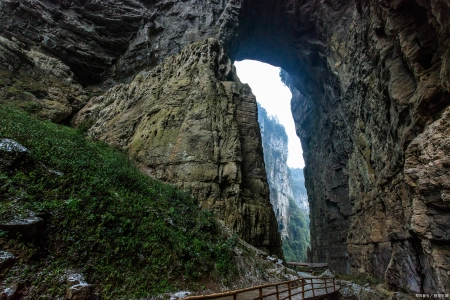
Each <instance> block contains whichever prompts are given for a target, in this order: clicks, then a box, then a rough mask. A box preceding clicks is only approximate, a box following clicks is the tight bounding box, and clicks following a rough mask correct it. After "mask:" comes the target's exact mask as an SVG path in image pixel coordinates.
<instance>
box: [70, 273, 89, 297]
mask: <svg viewBox="0 0 450 300" xmlns="http://www.w3.org/2000/svg"><path fill="white" fill-rule="evenodd" d="M66 284H67V288H66V295H65V299H67V300H88V299H91V294H92V288H93V286H92V285H91V284H88V283H87V282H86V281H85V279H84V276H83V275H82V274H79V273H74V274H70V275H68V276H67V280H66Z"/></svg>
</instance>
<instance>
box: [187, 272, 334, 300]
mask: <svg viewBox="0 0 450 300" xmlns="http://www.w3.org/2000/svg"><path fill="white" fill-rule="evenodd" d="M338 290H339V289H336V283H335V279H334V278H329V277H322V278H318V277H303V278H298V279H294V280H290V281H284V282H279V283H272V284H265V285H259V286H255V287H251V288H246V289H241V290H235V291H230V292H223V293H218V294H211V295H200V296H190V297H186V298H185V300H200V299H202V300H206V299H220V298H231V297H232V299H233V300H237V298H238V296H239V295H241V297H239V298H240V299H249V300H262V299H264V298H270V299H276V300H286V299H289V300H291V299H292V298H293V297H294V296H297V297H296V298H297V299H299V297H300V295H301V298H300V299H309V298H313V297H317V296H321V295H326V294H329V293H333V292H336V291H338ZM264 291H265V293H264ZM309 292H311V293H309ZM256 293H257V294H256ZM305 296H306V297H305Z"/></svg>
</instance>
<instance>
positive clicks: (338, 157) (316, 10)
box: [0, 0, 450, 293]
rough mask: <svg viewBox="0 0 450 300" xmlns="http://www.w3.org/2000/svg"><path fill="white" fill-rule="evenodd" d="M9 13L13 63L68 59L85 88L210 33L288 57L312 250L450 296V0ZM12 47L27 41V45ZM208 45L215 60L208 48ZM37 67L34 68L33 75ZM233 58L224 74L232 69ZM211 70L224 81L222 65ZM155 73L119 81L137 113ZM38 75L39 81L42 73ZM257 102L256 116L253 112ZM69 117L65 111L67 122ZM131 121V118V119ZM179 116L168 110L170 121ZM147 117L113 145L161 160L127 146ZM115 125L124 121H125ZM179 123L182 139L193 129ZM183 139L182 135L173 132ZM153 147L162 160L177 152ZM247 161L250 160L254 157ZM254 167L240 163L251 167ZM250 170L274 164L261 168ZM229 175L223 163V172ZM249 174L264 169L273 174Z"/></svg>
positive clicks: (235, 2) (285, 64)
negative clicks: (137, 89) (137, 92)
mask: <svg viewBox="0 0 450 300" xmlns="http://www.w3.org/2000/svg"><path fill="white" fill-rule="evenodd" d="M0 8H1V9H0V34H1V35H2V36H3V37H4V38H5V39H7V40H8V41H7V42H3V44H2V45H3V46H2V47H3V48H2V49H0V51H2V53H6V54H2V56H1V57H2V59H1V60H0V62H1V64H2V71H3V70H6V69H8V70H9V68H10V66H12V67H13V68H14V64H11V62H13V61H14V60H15V58H14V57H19V58H20V61H23V60H24V59H23V54H20V53H29V52H27V51H35V52H36V53H38V54H37V55H46V57H50V56H51V58H54V59H56V60H57V61H58V62H61V63H62V64H64V65H66V66H68V67H70V71H71V72H73V74H74V76H73V78H74V80H75V82H76V81H77V80H79V81H80V82H82V83H83V84H85V85H90V84H92V83H93V80H96V81H101V80H103V84H104V85H108V86H111V85H113V84H114V83H115V81H114V80H120V79H126V78H127V77H128V76H130V75H132V74H134V73H135V72H137V71H140V70H143V69H148V70H150V69H151V70H150V71H149V74H152V76H153V74H156V72H157V70H160V72H161V74H163V73H164V72H163V70H164V64H162V62H163V59H164V58H165V57H167V56H168V55H170V54H175V53H178V52H179V51H180V50H181V49H182V48H183V47H184V46H186V45H188V44H190V43H192V42H194V41H197V40H201V39H203V38H207V37H213V36H214V37H216V38H217V39H218V40H219V41H220V42H221V43H222V45H223V46H224V49H225V53H227V54H228V56H229V57H230V58H231V60H235V59H244V58H249V59H257V60H261V61H264V62H267V63H271V64H274V65H278V66H281V67H282V68H283V69H284V70H285V71H286V72H287V73H288V74H289V75H288V77H289V78H290V79H289V83H290V84H289V85H290V86H291V89H292V92H293V99H292V105H291V106H292V112H293V116H294V119H295V123H296V127H297V133H298V135H299V137H300V138H301V141H302V145H303V149H304V158H305V161H306V165H307V167H306V168H305V178H306V186H307V189H308V199H309V202H310V211H311V232H312V257H313V259H314V260H315V261H327V262H329V263H330V266H331V267H332V268H333V269H334V270H337V271H340V272H347V273H355V274H359V273H366V274H370V275H372V276H375V277H379V278H384V279H385V280H386V281H387V282H388V283H389V284H390V285H391V286H392V287H394V288H396V289H401V290H403V291H406V292H409V293H419V292H425V293H435V292H449V287H450V275H449V272H450V259H449V257H450V249H449V247H450V246H449V232H450V225H449V223H448V220H449V218H450V216H449V211H450V205H449V202H448V194H449V193H450V192H449V190H450V189H449V187H448V180H447V177H446V176H447V174H448V172H449V168H450V166H449V164H448V163H447V160H448V158H449V150H448V147H447V144H446V143H447V139H448V131H447V128H448V125H446V122H447V120H448V112H447V109H448V106H449V104H450V83H449V82H450V50H449V48H450V47H449V45H450V39H449V37H450V18H449V17H448V16H449V13H450V3H449V2H448V1H446V0H436V1H431V0H402V1H401V0H379V1H377V0H363V1H342V0H341V1H339V0H327V1H323V0H304V1H294V0H230V1H224V0H211V1H200V0H190V1H171V0H163V1H158V0H155V1H137V0H127V1H115V0H109V1H103V2H99V1H93V0H92V1H90V0H88V1H59V2H55V1H34V0H25V1H18V0H7V1H2V2H1V3H0ZM14 39H15V40H14ZM10 42H12V43H15V44H16V45H19V48H20V49H19V51H16V50H14V49H16V48H15V47H16V46H15V45H12V44H10ZM5 44H9V46H4V45H5ZM5 49H6V50H5ZM205 50H206V49H205ZM22 51H23V52H22ZM11 53H12V54H11ZM217 53H218V52H217ZM25 56H27V55H25ZM204 56H205V57H208V53H205V54H204ZM5 61H8V63H6V64H5ZM28 61H33V60H30V59H28ZM183 61H184V60H183ZM30 66H35V67H36V66H40V64H36V63H34V64H31V65H30ZM25 67H26V68H29V67H28V66H25V65H24V68H25ZM35 67H33V68H31V69H32V70H38V69H35ZM224 67H225V69H229V67H227V66H226V64H224ZM169 69H170V67H169ZM14 70H17V68H16V69H14ZM174 70H175V69H174ZM205 70H208V68H206V69H205ZM8 72H9V71H8ZM17 74H19V73H18V72H10V73H7V75H5V76H4V78H2V82H3V83H2V93H4V92H5V91H6V90H8V89H9V88H11V87H13V86H14V84H15V83H16V81H17V79H18V78H14V80H12V79H11V80H10V78H12V77H11V76H16V75H17ZM30 74H32V72H31V73H30ZM209 74H211V75H212V76H222V75H221V74H226V72H225V73H223V72H222V71H221V72H217V73H209ZM146 76H148V75H146V74H145V73H141V75H140V76H138V77H137V78H136V79H135V80H134V81H133V82H132V83H131V84H130V85H127V86H125V85H118V86H116V87H115V88H113V89H116V90H117V94H120V95H127V96H128V95H130V99H131V100H133V101H132V102H129V103H128V104H127V105H128V106H127V107H128V108H127V111H129V110H130V109H131V108H132V107H133V106H134V105H142V104H141V103H140V102H139V100H138V99H136V98H133V97H131V96H132V95H133V93H134V91H133V90H132V86H137V85H138V81H139V80H143V81H145V80H147V79H145V78H146ZM158 76H159V75H155V77H154V78H155V80H156V78H157V77H158ZM167 76H169V75H167ZM171 76H173V77H170V76H169V77H164V78H168V79H173V80H172V83H171V85H167V87H166V89H169V86H171V87H172V88H174V90H176V89H177V90H179V91H182V89H183V88H184V87H183V83H180V81H176V82H175V80H174V78H175V77H176V76H177V74H175V73H174V74H173V75H171ZM199 76H200V75H199ZM67 77H71V76H67ZM33 78H34V77H33ZM37 78H40V79H39V80H36V79H35V81H37V82H40V81H41V80H44V77H37ZM139 78H140V79H139ZM216 79H217V80H219V79H218V78H216ZM59 80H60V81H61V82H63V80H62V79H61V78H60V79H59ZM186 80H187V81H188V82H189V80H191V79H190V78H186ZM214 81H215V79H214V80H211V82H214ZM219 81H221V82H223V83H222V85H223V87H224V88H223V89H224V92H223V93H224V95H225V94H226V95H231V94H235V95H236V96H233V97H236V98H237V99H246V97H247V98H248V97H249V96H245V95H247V94H246V92H243V91H244V90H245V88H242V89H241V88H238V89H237V90H236V89H235V88H234V87H235V85H234V84H235V83H233V84H231V83H230V84H228V83H226V82H231V80H230V78H227V79H220V80H219ZM27 82H28V81H27ZM155 82H156V81H155ZM186 84H187V82H186ZM17 85H19V86H20V83H18V84H17ZM158 86H159V88H158V89H159V93H160V94H161V95H169V94H170V92H169V91H164V87H165V86H166V85H164V84H163V83H159V85H158ZM69 88H70V86H69ZM127 89H131V90H129V91H127ZM220 89H221V88H220ZM220 89H219V88H217V90H220ZM31 90H32V91H34V90H35V89H31ZM38 90H39V89H38ZM22 91H23V92H29V91H28V90H27V89H22ZM114 91H115V90H114ZM188 91H189V89H188ZM155 92H156V89H155ZM197 92H199V93H202V92H203V91H202V90H199V91H197ZM47 93H48V94H49V95H50V94H51V93H50V92H47ZM108 93H109V94H108ZM108 93H107V95H109V97H112V98H111V99H113V102H112V104H111V110H112V108H113V107H115V106H116V105H118V103H120V101H123V102H125V99H127V98H123V99H119V98H116V99H114V97H113V90H111V91H110V92H108ZM128 93H129V94H128ZM142 93H143V92H142ZM148 93H151V91H148ZM221 93H222V92H221ZM23 94H24V93H21V95H23ZM32 94H33V95H35V96H36V95H38V96H36V97H37V98H38V99H44V98H46V97H42V96H41V95H44V96H45V94H40V93H32ZM179 95H181V94H179ZM8 96H9V95H8ZM28 96H29V95H28ZM12 97H13V96H9V98H8V99H10V98H12ZM22 97H25V96H22ZM29 97H31V96H29ZM104 97H106V96H104ZM180 97H181V96H180ZM183 97H184V96H183ZM56 98H58V97H56ZM51 99H52V98H50V99H49V100H51ZM95 99H97V100H95ZM99 99H100V98H94V99H93V100H91V106H92V105H97V106H99V105H100V102H99V103H95V101H100V100H99ZM158 99H160V98H158ZM177 99H178V98H177V97H174V98H170V99H165V100H164V101H163V102H162V103H169V102H170V101H172V102H173V103H174V104H173V108H171V109H176V105H178V104H177V101H178V102H179V100H177ZM81 100H82V99H81ZM237 101H238V104H236V106H239V103H241V102H239V101H242V103H245V101H244V100H237ZM68 102H69V104H70V103H71V102H70V101H68ZM124 105H125V104H124ZM167 105H168V104H167ZM194 106H195V105H193V106H192V107H193V109H194V111H193V113H194V114H195V108H194ZM64 107H68V106H67V105H65V106H64ZM124 107H125V106H124ZM72 109H73V108H72ZM105 109H106V108H105ZM161 110H162V109H161ZM40 111H41V110H40V109H38V110H37V112H40ZM73 111H76V109H74V110H73ZM162 111H163V112H165V113H166V114H167V115H166V116H169V115H170V116H174V117H173V122H181V121H176V120H177V115H176V114H169V113H168V112H169V111H171V110H170V109H169V108H167V109H165V110H162ZM212 111H214V110H212ZM228 111H229V110H228V108H223V109H219V110H216V112H217V113H218V114H217V117H216V118H219V119H220V118H225V117H226V116H227V114H228ZM238 111H239V110H238V109H236V122H238V121H237V120H241V121H239V122H241V123H245V122H244V119H245V118H246V117H248V116H245V115H244V112H245V109H244V108H243V109H242V110H240V113H239V114H238V113H237V112H238ZM248 111H249V112H250V114H249V115H253V113H252V112H255V111H256V108H254V110H251V109H249V110H247V112H248ZM150 112H151V111H150ZM85 113H87V110H85ZM117 113H119V112H117ZM120 113H122V112H120ZM145 113H147V112H145ZM153 113H155V114H158V112H153ZM198 113H199V114H201V112H198ZM69 114H70V113H69ZM111 114H112V112H109V113H108V109H106V111H105V112H104V115H103V114H100V115H99V117H103V116H104V117H105V118H106V117H108V118H110V119H111V120H112V118H113V117H112V115H111ZM142 114H143V115H144V112H142ZM238 115H239V116H240V117H238ZM66 116H67V113H64V117H61V118H62V119H64V118H66ZM124 116H125V114H124ZM124 116H123V117H122V119H121V122H128V123H130V124H131V123H133V122H132V121H133V120H129V119H125V117H124ZM61 118H60V117H58V118H56V117H55V118H54V120H58V119H59V120H62V119H61ZM115 118H116V119H117V120H119V119H120V118H121V117H120V116H119V115H117V116H115ZM145 118H148V119H151V118H152V117H151V115H149V116H147V117H145ZM169 121H170V122H169ZM171 122H172V120H170V119H169V120H167V124H171ZM138 123H139V124H138ZM219 123H220V122H219ZM219 123H214V124H219ZM180 124H182V123H180ZM139 126H140V122H136V128H134V127H129V128H128V129H129V132H124V133H123V134H124V136H123V137H120V138H119V139H118V140H117V141H111V142H112V143H114V144H116V145H118V146H120V147H124V148H126V149H127V150H129V151H130V153H134V155H135V156H136V158H137V159H140V158H143V157H145V156H149V155H150V156H149V157H151V152H150V154H148V153H147V154H146V153H145V152H146V150H145V149H144V148H143V147H139V145H138V144H139V143H138V142H135V143H134V144H133V143H131V141H138V137H137V136H134V133H135V132H136V129H137V128H139V129H142V130H144V127H142V128H141V127H139ZM158 126H159V125H158ZM195 126H197V125H195ZM211 126H212V125H211ZM110 127H111V130H115V129H114V128H115V125H114V124H112V123H111V124H110ZM252 128H253V127H252ZM146 130H147V129H146ZM202 130H209V129H202ZM221 130H224V131H227V130H228V129H225V128H222V129H221ZM92 132H93V133H95V134H98V136H99V138H102V139H104V140H107V139H108V138H112V135H109V134H107V133H106V131H105V132H102V129H101V128H100V127H98V126H97V127H96V126H94V128H93V129H92ZM151 132H153V134H155V133H154V131H152V130H150V128H149V129H148V130H147V131H143V134H144V136H145V134H150V133H151ZM173 132H174V137H175V138H180V139H181V140H183V141H184V140H187V139H188V137H187V136H181V137H179V135H178V133H175V132H176V131H173ZM243 132H244V131H243ZM131 134H133V136H131ZM158 134H159V131H158ZM246 134H247V133H245V134H243V135H242V136H245V135H246ZM156 136H158V135H156ZM248 136H252V133H248ZM128 139H130V140H128ZM244 140H245V139H244ZM212 141H214V138H213V139H212ZM169 144H170V143H167V144H166V145H169ZM241 144H242V145H245V144H246V143H245V142H242V143H241ZM156 145H162V144H161V143H160V144H156ZM172 145H173V146H174V147H175V145H177V143H176V139H174V140H173V142H172ZM167 147H168V146H167ZM244 148H245V147H244V146H242V149H244ZM151 149H152V150H151V151H154V152H155V154H156V155H160V154H161V153H164V151H166V150H164V149H169V148H165V146H158V147H153V148H151ZM247 149H249V148H247ZM250 152H251V151H250V150H249V152H246V153H250ZM186 153H189V152H188V151H187V152H186ZM205 153H209V152H207V151H205ZM214 153H215V152H214ZM205 155H206V154H205ZM188 157H189V156H187V157H186V159H188ZM244 157H245V156H243V158H242V159H243V160H242V162H246V163H247V162H250V161H252V159H249V160H247V159H246V158H245V159H244ZM164 159H166V160H168V159H169V158H164ZM173 159H174V161H175V160H176V161H179V159H180V158H179V157H178V158H177V157H174V158H173ZM177 159H178V160H177ZM195 159H197V158H195ZM231 161H232V160H231ZM231 161H230V162H231ZM227 164H228V162H227ZM227 164H223V166H224V167H225V165H227ZM149 165H150V167H149V168H148V170H151V171H153V170H154V171H153V172H155V174H161V175H157V176H162V177H161V178H163V177H164V176H167V178H169V176H175V175H170V173H169V172H167V173H165V172H166V171H164V172H163V171H158V170H160V169H158V168H157V167H156V166H155V167H151V166H153V165H152V164H149ZM220 165H222V163H220ZM171 166H172V165H171ZM170 168H172V167H170ZM170 168H167V169H170ZM245 168H247V167H244V164H242V170H243V169H245ZM249 168H250V169H255V170H260V169H263V168H261V166H259V165H253V166H251V167H250V166H249ZM164 170H165V169H164ZM205 170H210V169H209V168H206V169H205ZM156 172H160V173H156ZM177 172H178V170H177ZM233 172H234V171H233V170H227V171H226V172H225V170H224V173H222V171H217V176H218V178H221V177H220V176H221V175H220V176H219V174H234V173H233ZM208 174H209V175H205V176H211V174H212V171H208ZM243 174H244V173H243ZM248 174H250V173H248ZM254 174H256V175H255V176H254V175H253V173H252V175H249V176H250V177H251V178H258V177H257V176H259V175H258V174H262V173H258V172H256V173H254ZM229 176H231V175H229ZM250 177H249V178H250ZM172 178H175V177H172ZM180 178H181V177H180ZM229 178H231V177H229ZM242 178H244V176H243V177H242ZM183 180H184V179H180V180H179V179H176V180H175V181H176V182H181V181H183ZM254 180H255V181H256V182H264V180H265V179H264V176H262V177H259V179H254ZM258 180H259V181H258ZM216 182H217V183H220V182H222V179H217V181H216ZM226 182H228V183H230V184H231V182H232V181H230V180H228V179H227V181H226ZM228 183H227V184H228ZM177 184H180V183H177ZM257 185H259V183H258V184H257ZM263 185H264V184H263ZM187 186H190V184H187ZM227 188H229V187H228V186H227V187H225V190H226V189H227ZM219 189H220V185H219ZM220 190H222V189H220ZM257 190H258V189H257ZM243 194H244V193H243ZM199 195H200V193H199ZM207 197H208V195H205V197H204V199H208V198H207ZM232 197H234V196H232ZM205 201H208V200H205ZM250 202H251V201H250ZM203 203H205V202H204V201H203ZM248 205H253V203H250V204H248ZM238 206H239V207H240V204H238ZM233 207H235V206H233ZM237 211H239V212H245V209H244V210H241V208H238V209H237ZM230 213H231V212H230ZM244 215H245V213H244ZM247 215H248V214H247ZM250 215H251V214H250ZM259 217H260V216H259V215H258V216H256V215H252V217H245V218H244V217H243V216H242V217H238V219H240V218H242V220H244V219H245V220H257V219H258V218H259ZM243 222H244V221H243ZM237 223H239V222H238V221H237ZM237 223H236V224H237ZM242 224H246V225H242V226H240V225H236V226H237V227H236V229H239V228H241V229H239V230H241V232H242V233H243V234H244V236H245V235H246V234H247V233H244V232H247V231H248V232H255V234H256V235H255V236H257V235H258V232H261V231H260V228H262V227H258V226H259V225H258V226H257V227H254V226H253V225H251V224H252V223H251V222H250V221H249V222H248V223H246V222H244V223H242ZM259 224H260V223H259ZM267 224H268V223H267ZM264 227H265V228H269V227H270V226H269V225H267V226H264ZM250 236H252V235H251V234H250ZM269 239H270V238H268V237H266V238H264V240H269ZM399 274H402V275H401V276H400V275H399Z"/></svg>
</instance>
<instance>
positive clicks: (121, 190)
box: [0, 105, 235, 299]
mask: <svg viewBox="0 0 450 300" xmlns="http://www.w3.org/2000/svg"><path fill="white" fill-rule="evenodd" d="M0 138H9V139H13V140H15V141H17V142H19V143H20V144H22V145H23V146H25V147H26V148H27V149H28V150H29V152H28V153H27V154H26V155H25V157H21V158H20V159H15V158H14V157H13V158H11V159H10V160H8V158H6V159H4V158H2V159H1V160H0V204H1V205H0V210H1V211H0V223H2V224H5V223H6V222H9V221H11V220H14V219H17V218H19V217H25V216H27V215H30V214H34V215H36V216H39V217H41V218H43V219H44V221H45V223H46V226H45V231H44V232H43V233H42V236H40V237H37V236H34V237H31V238H30V237H28V238H27V237H21V236H20V235H18V236H17V235H16V236H14V237H13V236H11V235H10V234H9V235H8V233H7V232H5V231H1V232H0V247H1V248H3V249H4V250H6V251H9V252H11V253H14V255H16V256H18V257H19V260H18V262H17V263H16V265H15V266H14V267H13V268H11V269H10V270H9V271H8V273H7V274H6V275H5V274H4V273H3V274H0V276H4V278H5V277H6V278H7V280H6V283H8V282H9V283H11V282H13V281H16V282H19V283H21V284H25V285H26V286H28V287H30V288H28V289H26V290H27V293H28V294H26V295H24V297H25V298H28V299H37V298H39V297H48V298H56V297H61V296H63V294H64V291H65V284H63V282H65V276H67V274H68V272H72V271H75V272H78V273H82V274H84V275H85V278H86V280H87V282H89V283H91V284H94V285H95V292H96V293H98V294H100V295H101V297H103V298H105V299H118V298H126V299H133V298H142V297H148V296H150V295H157V294H161V293H165V292H169V291H173V290H175V289H178V288H195V287H196V286H197V285H198V286H197V287H199V286H200V284H201V283H203V282H205V280H206V281H207V280H216V281H219V280H221V281H223V280H226V278H228V277H229V276H232V275H233V273H234V270H235V267H234V265H233V258H232V248H233V246H234V243H235V240H234V238H230V239H227V238H226V237H225V236H226V235H225V234H222V230H221V229H220V225H219V224H218V223H217V222H216V221H215V219H214V218H213V217H212V215H211V213H210V212H208V211H202V210H201V209H200V208H199V205H198V203H197V201H196V200H195V199H193V198H192V197H190V196H189V195H187V194H185V193H183V192H180V191H177V190H176V189H174V188H173V187H172V186H170V185H167V184H163V183H161V182H159V181H155V180H152V179H150V178H148V177H147V176H144V175H142V174H141V173H140V172H139V171H137V170H136V168H135V166H134V165H133V164H132V163H131V162H130V161H129V160H128V159H127V158H126V157H125V155H123V154H122V153H120V152H118V151H117V150H115V149H113V148H111V147H109V146H107V145H106V144H104V143H100V142H93V141H90V140H88V139H86V138H85V136H84V134H83V133H82V132H81V130H74V129H71V128H68V127H64V126H60V125H56V124H54V123H51V122H48V121H39V120H37V119H34V118H33V117H30V116H29V115H27V114H26V113H24V112H21V111H18V110H15V109H13V108H11V107H9V106H6V105H0ZM5 157H6V156H5Z"/></svg>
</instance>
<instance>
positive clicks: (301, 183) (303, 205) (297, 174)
mask: <svg viewBox="0 0 450 300" xmlns="http://www.w3.org/2000/svg"><path fill="white" fill-rule="evenodd" d="M289 173H290V175H291V176H290V183H291V187H292V194H293V196H294V198H293V199H294V201H295V203H296V204H297V205H298V207H299V208H300V209H301V210H303V211H305V212H308V213H309V202H308V194H307V192H306V187H305V175H304V173H303V169H300V168H289Z"/></svg>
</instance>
